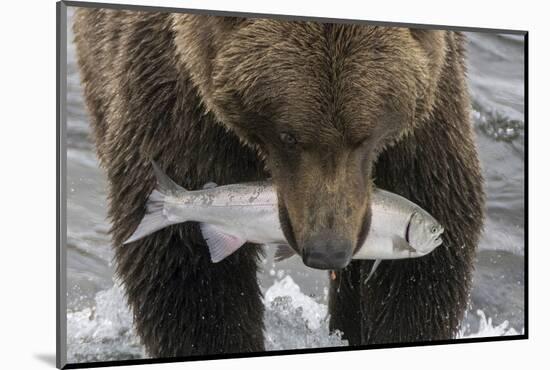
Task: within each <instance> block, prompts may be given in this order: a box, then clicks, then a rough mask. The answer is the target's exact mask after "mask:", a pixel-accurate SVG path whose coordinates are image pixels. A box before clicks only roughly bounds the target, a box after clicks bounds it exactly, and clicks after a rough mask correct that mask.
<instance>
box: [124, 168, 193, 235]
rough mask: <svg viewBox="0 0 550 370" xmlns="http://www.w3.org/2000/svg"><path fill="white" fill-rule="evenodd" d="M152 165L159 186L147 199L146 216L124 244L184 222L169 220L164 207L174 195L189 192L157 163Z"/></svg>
mask: <svg viewBox="0 0 550 370" xmlns="http://www.w3.org/2000/svg"><path fill="white" fill-rule="evenodd" d="M151 164H152V165H153V171H154V173H155V177H156V179H157V186H156V188H155V189H154V190H153V191H152V192H151V194H150V195H149V198H147V203H146V205H145V215H144V216H143V218H142V219H141V222H140V223H139V225H138V227H137V228H136V230H135V231H134V233H133V234H132V235H131V236H130V237H129V238H128V239H127V240H126V241H124V243H123V244H129V243H132V242H135V241H136V240H139V239H142V238H144V237H146V236H147V235H149V234H152V233H154V232H155V231H158V230H161V229H164V228H165V227H168V226H170V225H174V224H177V223H180V222H182V221H180V220H173V219H169V218H168V216H167V215H166V214H165V212H164V206H165V204H166V202H167V201H168V199H169V198H170V197H171V196H172V195H175V194H177V193H182V192H186V191H187V190H186V189H184V188H183V187H181V186H179V185H178V184H176V183H175V182H174V181H173V180H172V179H171V178H170V177H168V175H166V173H164V171H162V169H161V168H160V166H159V165H158V164H157V163H156V162H154V161H151Z"/></svg>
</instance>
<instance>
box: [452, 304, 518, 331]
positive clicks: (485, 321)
mask: <svg viewBox="0 0 550 370" xmlns="http://www.w3.org/2000/svg"><path fill="white" fill-rule="evenodd" d="M476 314H477V315H478V316H479V330H478V331H477V332H476V333H470V334H466V335H465V334H464V333H465V330H466V329H462V330H461V331H460V333H459V335H458V338H486V337H501V336H507V335H519V334H520V333H519V332H518V331H517V330H516V329H514V328H512V327H510V324H509V323H508V320H505V321H503V322H502V323H501V324H500V325H497V326H493V319H491V318H490V317H489V318H487V317H486V316H485V312H483V311H482V310H477V311H476ZM522 333H523V329H522Z"/></svg>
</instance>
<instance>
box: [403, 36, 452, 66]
mask: <svg viewBox="0 0 550 370" xmlns="http://www.w3.org/2000/svg"><path fill="white" fill-rule="evenodd" d="M410 32H411V35H412V37H413V39H415V40H416V41H417V42H418V43H419V44H420V46H421V47H422V49H424V51H425V52H426V54H427V56H428V58H429V59H430V60H431V61H432V62H433V63H435V64H440V63H441V62H442V61H443V58H444V57H445V53H446V52H447V47H446V40H445V34H446V32H447V31H440V30H426V29H421V28H411V29H410Z"/></svg>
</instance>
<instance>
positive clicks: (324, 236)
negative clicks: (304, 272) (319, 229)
mask: <svg viewBox="0 0 550 370" xmlns="http://www.w3.org/2000/svg"><path fill="white" fill-rule="evenodd" d="M352 255H353V245H352V242H351V241H350V240H347V239H345V238H341V237H338V236H336V235H333V234H332V233H320V234H317V235H315V236H313V237H311V238H310V239H308V240H307V241H306V242H305V243H304V246H303V249H302V260H303V261H304V264H305V265H306V266H309V267H312V268H315V269H320V270H339V269H342V268H344V267H346V266H347V265H348V264H349V263H350V261H351V258H352Z"/></svg>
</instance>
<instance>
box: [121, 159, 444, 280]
mask: <svg viewBox="0 0 550 370" xmlns="http://www.w3.org/2000/svg"><path fill="white" fill-rule="evenodd" d="M153 169H154V172H155V175H156V178H157V187H156V188H155V189H154V190H153V192H152V193H151V195H150V196H149V198H148V200H147V204H146V212H145V216H144V217H143V219H142V221H141V223H140V224H139V225H138V227H137V228H136V230H135V231H134V233H133V234H132V235H131V236H130V237H129V238H128V239H127V240H126V241H125V242H124V244H128V243H131V242H134V241H136V240H139V239H141V238H143V237H145V236H147V235H149V234H151V233H153V232H155V231H157V230H160V229H163V228H165V227H167V226H169V225H174V224H178V223H182V222H187V221H195V222H199V223H200V228H201V231H202V234H203V237H204V240H205V241H206V243H207V245H208V248H209V251H210V257H211V259H212V262H215V263H216V262H220V261H222V260H223V259H224V258H226V257H227V256H229V255H231V254H232V253H234V252H235V251H236V250H238V249H239V248H240V247H241V246H242V245H243V244H245V243H246V242H252V243H257V244H266V245H276V246H278V250H277V252H276V255H275V258H276V260H278V261H280V260H283V259H285V258H288V257H290V256H292V255H293V254H295V252H294V250H293V249H292V248H291V247H290V246H288V242H287V241H286V239H285V237H284V234H283V231H282V229H281V225H280V223H279V217H278V209H277V194H276V192H275V189H274V188H273V185H272V184H271V183H270V182H249V183H243V184H235V185H225V186H216V185H215V184H211V183H210V184H207V185H206V186H205V188H203V189H202V190H195V191H188V190H186V189H184V188H183V187H181V186H179V185H178V184H176V183H175V182H174V181H172V179H170V178H169V177H168V176H167V175H166V174H165V173H164V172H163V171H162V170H161V168H160V167H159V166H158V165H157V164H156V163H154V162H153ZM371 207H372V220H371V227H370V232H369V234H368V236H367V238H366V240H365V242H364V243H363V245H362V246H361V248H359V249H358V251H357V252H356V253H355V255H354V256H353V258H354V259H375V260H383V259H401V258H415V257H421V256H424V255H426V254H428V253H430V252H431V251H433V250H434V249H435V248H436V247H438V246H439V245H441V243H442V240H441V234H442V233H443V231H444V230H443V227H442V226H441V225H440V224H439V223H438V222H437V221H436V220H435V219H434V218H433V217H432V216H431V215H430V214H429V213H428V212H426V211H424V210H423V209H422V208H420V207H419V206H417V205H416V204H414V203H412V202H411V201H409V200H407V199H405V198H403V197H401V196H399V195H397V194H393V193H390V192H387V191H384V190H380V189H377V190H375V191H374V192H373V195H372V205H371ZM378 264H379V261H377V263H375V268H376V266H378ZM375 268H374V269H375ZM374 269H373V270H372V271H371V273H370V274H369V278H370V276H372V274H373V273H374Z"/></svg>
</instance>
